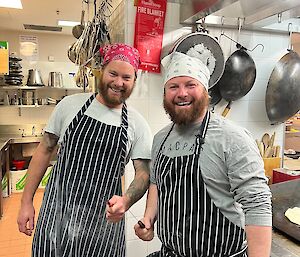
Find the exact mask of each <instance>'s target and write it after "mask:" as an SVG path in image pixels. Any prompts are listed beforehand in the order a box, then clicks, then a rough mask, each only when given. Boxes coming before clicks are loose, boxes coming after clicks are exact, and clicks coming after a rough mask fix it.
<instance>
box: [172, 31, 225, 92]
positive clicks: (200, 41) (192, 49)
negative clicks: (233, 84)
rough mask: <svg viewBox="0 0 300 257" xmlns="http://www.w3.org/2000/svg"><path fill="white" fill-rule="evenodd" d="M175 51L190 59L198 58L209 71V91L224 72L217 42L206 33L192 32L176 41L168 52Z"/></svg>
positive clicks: (221, 52)
mask: <svg viewBox="0 0 300 257" xmlns="http://www.w3.org/2000/svg"><path fill="white" fill-rule="evenodd" d="M173 51H177V52H181V53H184V54H187V55H189V56H191V57H197V58H199V59H200V60H201V61H202V62H203V63H204V64H205V65H206V66H207V67H208V69H209V71H210V74H211V77H210V80H209V83H208V84H209V89H210V88H212V87H213V86H214V85H215V84H216V83H217V82H218V80H219V79H220V77H221V76H222V73H223V71H224V62H225V61H224V54H223V51H222V48H221V47H220V45H219V43H218V42H217V40H215V39H214V38H213V37H211V36H210V35H208V34H206V33H200V32H194V33H191V34H188V35H185V36H183V37H181V38H180V39H178V40H177V41H176V42H175V44H174V46H173V48H172V49H171V51H170V52H173Z"/></svg>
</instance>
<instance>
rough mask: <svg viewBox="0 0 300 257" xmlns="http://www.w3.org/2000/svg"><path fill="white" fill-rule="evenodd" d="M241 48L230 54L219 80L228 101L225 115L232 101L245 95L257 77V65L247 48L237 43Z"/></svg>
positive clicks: (223, 95) (222, 93)
mask: <svg viewBox="0 0 300 257" xmlns="http://www.w3.org/2000/svg"><path fill="white" fill-rule="evenodd" d="M237 47H238V48H239V49H238V50H236V51H235V52H234V53H233V54H231V55H230V56H229V58H228V59H227V61H226V63H225V70H224V73H223V75H222V77H221V79H220V80H219V82H218V87H219V89H220V93H221V96H222V98H224V99H225V100H226V101H228V102H229V103H228V105H227V107H226V108H225V110H224V112H223V114H222V115H223V116H224V117H225V116H226V115H227V113H228V111H229V109H230V106H231V102H232V101H235V100H238V99H240V98H241V97H243V96H245V95H246V94H247V93H248V92H249V91H250V90H251V88H252V87H253V84H254V82H255V78H256V67H255V63H254V61H253V59H252V58H251V57H250V55H249V54H248V53H247V52H246V48H244V47H243V46H241V45H239V44H237Z"/></svg>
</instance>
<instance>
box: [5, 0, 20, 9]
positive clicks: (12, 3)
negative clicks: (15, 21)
mask: <svg viewBox="0 0 300 257" xmlns="http://www.w3.org/2000/svg"><path fill="white" fill-rule="evenodd" d="M0 7H5V8H16V9H23V6H22V3H21V0H9V1H7V0H0Z"/></svg>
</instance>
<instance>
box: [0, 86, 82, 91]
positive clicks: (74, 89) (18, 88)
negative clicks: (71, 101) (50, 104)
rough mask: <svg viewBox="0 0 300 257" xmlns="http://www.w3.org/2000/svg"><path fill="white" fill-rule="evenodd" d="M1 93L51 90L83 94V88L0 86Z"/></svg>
mask: <svg viewBox="0 0 300 257" xmlns="http://www.w3.org/2000/svg"><path fill="white" fill-rule="evenodd" d="M0 90H1V91H7V90H53V91H79V92H83V88H79V87H78V88H73V87H70V88H67V87H48V86H43V87H39V86H37V87H28V86H0Z"/></svg>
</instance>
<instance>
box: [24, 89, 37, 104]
mask: <svg viewBox="0 0 300 257" xmlns="http://www.w3.org/2000/svg"><path fill="white" fill-rule="evenodd" d="M34 102H35V93H34V91H33V90H26V91H25V90H24V91H22V104H23V105H34Z"/></svg>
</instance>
